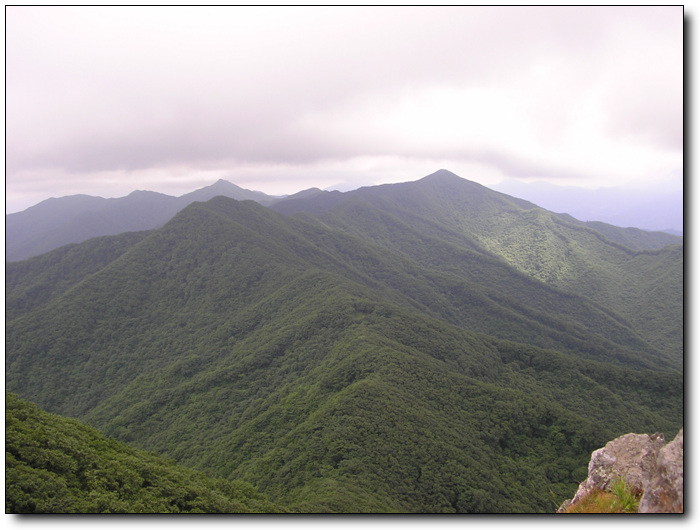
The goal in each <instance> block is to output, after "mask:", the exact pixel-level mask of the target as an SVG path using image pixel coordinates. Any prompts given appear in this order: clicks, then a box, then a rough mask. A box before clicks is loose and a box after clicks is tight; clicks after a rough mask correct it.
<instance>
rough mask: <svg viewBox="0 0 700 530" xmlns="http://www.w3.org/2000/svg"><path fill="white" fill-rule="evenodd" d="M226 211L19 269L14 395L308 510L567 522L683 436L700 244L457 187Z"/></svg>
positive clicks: (9, 310)
mask: <svg viewBox="0 0 700 530" xmlns="http://www.w3.org/2000/svg"><path fill="white" fill-rule="evenodd" d="M227 184H228V183H224V182H219V183H217V185H216V186H219V187H223V186H227ZM230 189H231V188H229V190H230ZM214 191H218V190H214ZM233 191H236V192H237V190H235V189H233ZM250 198H253V200H249V199H250ZM161 199H162V197H161ZM202 199H203V200H197V201H195V202H191V203H190V204H188V205H186V206H184V207H183V208H182V209H180V210H179V211H177V212H176V213H175V214H173V217H172V218H171V219H169V220H166V221H163V224H162V225H161V226H159V227H156V228H153V229H150V230H141V231H136V232H134V231H130V232H123V233H119V234H114V235H109V236H102V237H92V238H90V239H88V240H85V241H83V242H82V243H78V244H71V245H65V246H62V247H60V248H56V249H54V250H52V251H50V252H47V253H44V254H41V255H38V256H35V257H32V258H30V259H26V260H23V261H16V262H8V263H6V293H7V295H6V352H7V353H6V387H7V389H8V390H9V391H11V392H14V393H16V394H17V395H18V396H19V397H20V398H22V399H23V400H29V401H31V402H33V403H36V404H37V405H38V406H40V407H41V408H43V409H45V410H47V411H48V412H51V413H54V414H61V415H65V416H69V417H73V418H78V419H80V420H81V421H84V422H87V423H89V424H90V425H91V426H92V427H94V428H96V429H99V431H100V432H102V433H104V434H106V435H107V436H110V437H113V438H116V439H118V440H120V441H121V442H125V443H129V444H132V445H133V446H135V447H138V448H140V449H146V450H148V451H155V452H158V453H160V454H162V455H165V456H167V457H168V458H172V459H174V460H176V461H177V462H178V463H179V464H181V465H184V466H187V467H190V468H194V469H196V470H198V471H199V472H203V473H206V474H207V475H208V476H211V477H214V478H216V479H222V480H227V481H244V482H246V483H248V484H250V485H252V487H253V488H255V490H256V491H257V492H258V493H260V494H261V495H264V496H265V498H266V499H268V500H269V501H270V503H271V504H270V506H272V505H274V506H279V507H282V508H284V509H285V510H290V511H300V512H305V513H306V512H341V513H348V512H372V513H384V512H392V513H407V512H418V513H432V512H452V513H454V512H463V513H513V512H516V513H523V512H527V513H529V512H553V511H554V510H555V509H556V506H557V505H558V504H557V503H558V502H559V503H560V501H561V500H563V499H565V498H570V497H571V496H572V494H573V492H574V491H575V489H576V487H577V485H578V483H579V482H580V481H581V480H583V478H585V476H586V465H587V462H588V459H589V457H590V452H591V451H592V450H594V449H596V448H598V447H601V446H602V445H604V444H605V443H606V442H607V441H608V440H611V439H613V438H615V437H616V436H619V435H621V434H625V433H627V432H656V431H665V432H674V431H677V430H678V429H679V428H680V426H681V425H682V423H683V363H684V360H683V258H684V254H683V238H681V237H677V236H674V235H671V234H667V233H663V232H647V231H643V230H639V229H631V228H619V227H615V226H612V225H607V224H604V223H587V222H582V221H578V220H576V219H574V218H572V217H571V216H568V215H565V214H555V213H552V212H550V211H548V210H545V209H543V208H540V207H537V206H535V205H534V204H532V203H530V202H528V201H526V200H523V199H518V198H514V197H512V196H509V195H506V194H503V193H499V192H496V191H493V190H490V189H488V188H486V187H484V186H481V185H479V184H477V183H474V182H470V181H468V180H465V179H462V178H460V177H458V176H457V175H454V174H452V173H450V172H449V171H445V170H441V171H438V172H436V173H434V174H432V175H429V176H427V177H425V178H423V179H421V180H418V181H415V182H407V183H403V184H388V185H382V186H372V187H366V188H360V189H358V190H355V191H351V192H346V193H341V192H329V191H321V190H307V191H304V192H302V193H300V194H297V195H295V196H290V197H287V198H284V199H279V198H277V199H275V200H274V201H271V202H270V203H269V204H267V205H263V204H262V203H261V202H258V201H265V200H267V198H265V197H261V196H259V195H256V196H255V197H248V198H246V199H245V200H236V199H234V198H230V197H225V196H222V194H221V193H216V196H214V197H212V198H209V199H208V200H207V198H206V194H205V196H204V197H202ZM159 200H160V199H159ZM167 201H169V199H165V200H164V201H163V202H164V204H165V203H166V202H167ZM135 211H136V210H135ZM8 217H9V216H8ZM22 432H25V431H22ZM78 472H80V470H78ZM76 480H78V481H79V480H80V479H79V478H78V479H76ZM148 491H149V495H150V492H151V490H150V489H149V490H148ZM553 497H554V499H553Z"/></svg>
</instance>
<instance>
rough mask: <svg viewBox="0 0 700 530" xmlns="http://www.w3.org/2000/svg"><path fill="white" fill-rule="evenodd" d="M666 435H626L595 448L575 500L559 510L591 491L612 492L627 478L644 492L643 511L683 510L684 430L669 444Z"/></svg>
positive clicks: (629, 483)
mask: <svg viewBox="0 0 700 530" xmlns="http://www.w3.org/2000/svg"><path fill="white" fill-rule="evenodd" d="M665 444H666V442H665V439H664V435H663V434H661V433H655V434H653V435H651V436H649V435H647V434H634V433H630V434H625V435H624V436H620V437H619V438H616V439H615V440H612V441H611V442H608V443H607V445H606V446H605V447H603V448H601V449H598V450H596V451H594V452H593V453H592V455H591V461H590V463H589V465H588V478H587V479H586V480H584V481H583V482H582V483H581V484H580V486H579V488H578V491H577V492H576V495H575V496H574V498H573V499H571V500H567V501H564V503H563V504H562V505H561V506H560V508H559V510H557V511H558V512H563V511H564V510H566V508H567V507H568V506H570V505H571V504H575V503H577V502H578V501H579V500H581V499H582V498H583V497H585V496H586V495H588V494H589V493H590V492H591V491H593V490H596V489H599V490H603V491H611V489H612V485H613V484H614V483H615V481H617V480H619V479H624V481H625V482H626V483H627V485H628V486H629V487H630V488H631V489H632V490H633V491H635V492H637V493H638V494H642V498H641V500H640V505H639V511H640V512H642V513H651V512H656V513H658V512H676V513H677V512H682V511H683V429H681V431H680V432H679V433H678V436H676V439H675V440H673V442H671V443H669V444H668V445H665Z"/></svg>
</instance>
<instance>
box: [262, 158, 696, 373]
mask: <svg viewBox="0 0 700 530" xmlns="http://www.w3.org/2000/svg"><path fill="white" fill-rule="evenodd" d="M291 206H292V207H290V205H287V206H285V201H281V202H280V203H277V204H275V205H273V206H272V208H274V209H277V210H283V211H285V212H288V213H292V212H305V211H310V212H314V213H318V212H324V213H322V215H321V219H322V220H323V222H324V223H326V225H327V226H329V227H335V228H340V229H342V230H343V231H345V232H347V233H352V234H354V235H356V236H358V237H360V238H363V239H369V240H371V241H373V242H375V243H377V244H379V245H381V246H383V247H386V248H389V249H391V250H393V251H395V252H399V253H402V254H403V255H404V256H406V257H407V258H409V259H411V260H413V261H416V262H417V263H418V264H420V265H421V266H427V267H430V268H431V269H435V270H439V271H443V272H450V273H452V274H457V275H460V276H461V277H462V278H465V279H466V278H473V277H474V269H473V268H472V267H465V266H464V253H465V252H472V251H474V250H476V251H479V252H481V253H482V254H488V255H490V256H493V257H496V258H498V259H500V260H504V261H505V262H506V263H508V264H509V265H511V266H512V267H515V268H516V269H517V270H519V271H521V272H522V273H524V274H526V275H528V276H530V277H532V278H534V279H537V280H539V281H541V282H544V283H546V284H547V285H549V286H552V287H555V288H557V289H560V290H562V291H565V292H568V293H575V294H578V295H580V296H584V297H586V298H588V299H590V300H591V301H593V302H595V303H597V304H600V305H601V306H603V307H605V308H607V309H609V310H612V311H613V312H614V313H615V314H616V315H617V316H618V317H621V318H622V319H624V321H625V322H626V323H627V324H628V325H630V326H632V327H634V328H635V329H636V330H637V331H638V332H639V333H640V334H642V336H643V337H644V339H645V340H647V341H648V342H649V343H651V344H653V345H654V346H655V347H656V348H659V349H661V350H662V351H663V352H664V355H665V356H667V358H668V359H669V360H671V362H673V363H674V364H675V366H676V367H680V366H681V364H680V363H681V360H682V352H683V328H682V318H679V317H680V315H682V312H683V275H682V270H683V247H682V241H683V239H682V238H680V237H677V236H673V235H670V234H664V233H654V232H642V231H634V230H630V229H624V228H617V227H613V226H611V225H605V224H603V223H596V224H593V226H595V227H596V228H599V229H601V230H602V231H601V230H594V229H592V228H590V226H591V224H590V223H580V222H578V221H576V220H575V219H572V218H569V217H568V216H561V215H557V214H553V213H551V212H548V211H547V210H543V209H541V208H538V207H536V206H535V205H533V204H531V203H528V202H527V201H523V200H521V199H515V198H513V197H509V196H507V195H503V194H500V193H497V192H494V191H492V190H489V189H488V188H485V187H484V186H481V185H479V184H476V183H474V182H469V181H466V180H464V179H461V178H460V177H458V176H456V175H454V174H453V173H450V172H449V171H445V170H441V171H438V172H436V173H434V174H433V175H429V176H428V177H425V178H423V179H421V180H419V181H417V182H409V183H405V184H390V185H384V186H376V187H370V188H361V189H359V190H357V191H355V192H349V193H346V194H344V198H343V199H342V200H339V198H336V199H332V200H329V196H323V195H317V196H314V197H311V198H309V199H306V200H303V201H294V202H293V203H291ZM663 242H665V243H666V245H665V246H661V244H662V243H663ZM489 280H490V278H489V279H485V281H484V282H483V283H488V281H489ZM517 293H518V289H512V290H511V293H510V294H513V295H515V296H517ZM659 293H663V295H662V296H659ZM652 315H653V318H652V319H651V320H652V322H651V326H650V327H649V326H648V325H647V324H648V323H649V322H650V317H651V316H652Z"/></svg>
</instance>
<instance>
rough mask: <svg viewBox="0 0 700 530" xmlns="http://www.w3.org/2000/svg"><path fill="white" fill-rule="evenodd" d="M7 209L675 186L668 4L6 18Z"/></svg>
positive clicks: (679, 64)
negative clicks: (311, 194)
mask: <svg viewBox="0 0 700 530" xmlns="http://www.w3.org/2000/svg"><path fill="white" fill-rule="evenodd" d="M6 109H7V110H6V136H7V140H6V211H7V213H11V212H13V211H18V210H22V209H24V208H26V207H28V206H31V205H32V204H36V203H37V202H39V201H41V200H43V199H45V198H48V197H51V196H64V195H71V194H76V193H88V194H91V195H99V196H103V197H113V196H123V195H126V194H127V193H129V192H130V191H132V190H134V189H148V190H155V191H160V192H163V193H168V194H171V195H180V194H182V193H186V192H189V191H192V190H194V189H197V188H199V187H202V186H205V185H208V184H211V183H212V182H214V181H215V180H217V179H219V178H224V179H226V180H229V181H231V182H234V183H236V184H237V185H239V186H242V187H245V188H248V189H253V190H260V191H264V192H266V193H269V194H278V195H279V194H286V193H294V192H296V191H299V190H302V189H305V188H308V187H312V186H316V187H320V188H333V187H335V188H339V189H351V188H354V187H358V186H360V185H366V184H380V183H384V182H399V181H407V180H415V179H417V178H420V177H422V176H424V175H427V174H429V173H431V172H433V171H435V170H437V169H439V168H443V167H444V168H448V169H450V170H451V171H453V172H455V173H457V174H459V175H460V176H462V177H464V178H467V179H470V180H475V181H477V182H481V183H482V184H487V185H489V184H495V183H498V182H500V181H502V180H504V179H519V180H522V181H528V182H529V181H548V182H552V183H556V184H562V185H576V186H585V187H589V188H595V187H599V186H611V185H617V184H620V185H623V184H624V185H627V186H629V185H630V184H634V183H645V185H650V184H653V185H656V186H661V187H664V186H666V187H670V186H673V187H682V174H683V7H682V6H674V7H439V8H438V7H422V8H421V7H415V8H414V7H402V8H396V7H391V8H376V7H326V8H321V7H306V8H302V7H295V8H292V7H267V8H257V7H245V8H244V7H228V8H220V7H202V8H199V7H152V8H145V7H25V6H10V7H6Z"/></svg>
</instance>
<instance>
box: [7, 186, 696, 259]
mask: <svg viewBox="0 0 700 530" xmlns="http://www.w3.org/2000/svg"><path fill="white" fill-rule="evenodd" d="M493 189H494V190H497V191H501V192H504V193H507V194H509V195H512V196H515V197H523V198H525V199H528V200H529V201H532V202H534V203H536V204H537V205H538V206H541V207H544V208H547V209H549V210H552V211H555V212H562V213H564V212H565V213H568V214H570V215H572V216H573V217H575V218H577V219H583V220H589V221H602V222H605V223H608V224H612V225H616V226H624V227H636V228H641V229H644V230H646V231H661V230H665V231H667V232H670V233H673V234H675V235H682V230H683V193H682V192H679V193H678V194H672V193H658V192H654V193H645V194H641V193H634V192H630V191H622V190H616V189H610V190H604V189H600V190H585V189H582V188H572V187H562V186H554V185H551V184H543V183H535V184H529V185H528V184H522V183H519V182H517V181H506V182H503V183H501V184H499V185H496V186H493ZM319 193H325V194H326V195H327V197H326V198H325V200H324V201H323V202H324V203H328V202H329V201H333V200H340V199H341V197H343V196H344V193H342V192H340V191H333V192H322V191H321V190H320V189H318V188H311V189H308V190H304V191H301V192H298V193H296V194H294V195H292V196H284V197H278V196H271V195H267V194H265V193H262V192H259V191H250V190H247V189H244V188H241V187H239V186H236V185H235V184H232V183H231V182H228V181H225V180H218V181H217V182H215V183H214V184H212V185H211V186H206V187H204V188H201V189H199V190H196V191H193V192H191V193H187V194H185V195H182V196H180V197H173V196H170V195H165V194H163V193H156V192H152V191H134V192H132V193H131V194H129V195H127V196H126V197H120V198H114V199H104V198H102V197H94V196H89V195H70V196H66V197H60V198H51V199H47V200H45V201H42V202H40V203H39V204H37V205H35V206H32V207H30V208H27V209H26V210H23V211H21V212H17V213H12V214H9V215H6V216H5V259H6V261H20V260H23V259H27V258H30V257H32V256H38V255H39V254H43V253H44V252H48V251H49V250H53V249H55V248H58V247H61V246H63V245H67V244H69V243H80V242H82V241H85V240H87V239H90V238H92V237H98V236H105V235H115V234H120V233H122V232H128V231H138V230H150V229H153V228H158V227H160V226H162V225H164V224H165V223H166V222H167V221H169V220H170V219H171V218H172V217H173V216H174V215H175V214H176V213H177V212H179V211H180V210H181V209H183V208H184V207H185V206H187V205H188V204H191V203H192V202H195V201H207V200H209V199H211V198H213V197H216V196H219V195H221V196H224V197H230V198H232V199H236V200H253V201H256V202H258V203H260V204H262V205H264V206H271V205H273V204H276V203H280V202H285V203H290V202H291V203H294V202H295V201H296V200H297V199H307V198H309V197H311V196H313V195H316V194H319ZM620 205H627V206H625V207H623V208H620ZM285 208H288V207H286V206H285V207H282V210H281V211H284V210H285Z"/></svg>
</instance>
